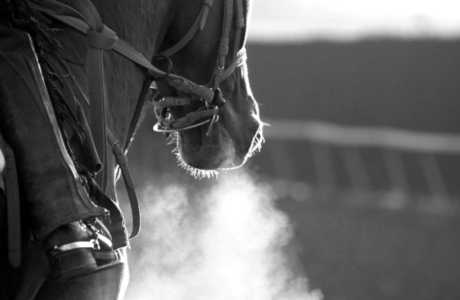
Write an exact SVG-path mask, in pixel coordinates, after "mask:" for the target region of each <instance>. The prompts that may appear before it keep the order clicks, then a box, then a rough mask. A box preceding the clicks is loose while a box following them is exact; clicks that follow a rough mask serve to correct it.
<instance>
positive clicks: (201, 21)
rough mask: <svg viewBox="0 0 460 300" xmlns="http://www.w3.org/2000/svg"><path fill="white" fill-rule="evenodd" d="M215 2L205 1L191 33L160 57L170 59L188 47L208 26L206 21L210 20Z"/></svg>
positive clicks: (212, 0) (211, 0)
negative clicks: (205, 26)
mask: <svg viewBox="0 0 460 300" xmlns="http://www.w3.org/2000/svg"><path fill="white" fill-rule="evenodd" d="M213 2H214V0H204V2H203V6H202V8H201V11H200V14H199V15H198V18H197V19H196V20H195V23H193V25H192V27H190V29H189V31H188V32H187V33H186V34H185V35H184V37H183V38H182V39H181V40H180V41H179V42H177V43H176V44H175V45H174V46H172V47H171V48H169V49H168V50H166V51H163V52H161V53H160V54H159V55H164V56H168V57H169V56H172V55H174V54H175V53H176V52H177V51H179V50H180V49H182V48H184V46H185V45H187V44H188V42H190V40H191V39H192V38H193V37H194V36H195V34H196V33H197V32H198V30H200V31H201V30H203V28H204V25H206V19H207V18H208V13H209V10H210V9H211V7H212V4H213Z"/></svg>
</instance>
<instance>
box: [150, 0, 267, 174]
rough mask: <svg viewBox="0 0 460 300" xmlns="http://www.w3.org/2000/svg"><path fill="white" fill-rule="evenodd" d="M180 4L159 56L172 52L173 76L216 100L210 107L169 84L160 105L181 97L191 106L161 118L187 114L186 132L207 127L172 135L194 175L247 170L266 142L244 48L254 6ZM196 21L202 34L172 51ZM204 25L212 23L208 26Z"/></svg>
mask: <svg viewBox="0 0 460 300" xmlns="http://www.w3.org/2000/svg"><path fill="white" fill-rule="evenodd" d="M179 2H180V3H181V4H180V6H179V7H178V9H177V13H176V15H175V17H174V19H173V20H172V22H171V25H170V27H169V29H168V31H167V33H166V35H165V39H164V40H163V43H162V44H161V46H160V48H159V51H158V53H161V52H162V51H165V50H166V52H165V54H166V55H167V56H169V55H170V59H171V61H172V64H173V68H172V73H173V74H176V75H180V76H182V77H184V78H187V79H189V80H190V81H192V82H194V83H196V84H198V85H202V86H206V87H208V88H209V89H208V90H207V91H206V92H208V93H207V94H210V95H211V98H210V99H212V101H208V102H207V101H205V100H206V99H203V98H204V97H200V96H192V97H190V96H191V95H190V94H189V93H187V92H184V90H181V89H180V88H177V86H175V85H174V84H171V82H170V81H168V80H165V81H158V82H157V87H158V90H159V94H160V95H161V97H157V98H158V99H157V100H160V98H161V101H164V99H166V98H162V97H166V96H176V97H185V99H186V100H189V102H190V103H189V104H186V105H183V103H182V104H180V105H177V106H176V105H168V107H167V108H162V110H163V111H162V112H161V111H160V113H163V115H167V117H166V116H165V117H166V118H167V120H166V123H167V122H168V121H171V120H173V121H174V120H186V119H187V118H185V119H184V117H186V116H187V115H189V118H188V120H187V125H186V127H193V126H194V125H196V124H201V123H205V124H203V125H201V126H196V127H193V128H189V129H185V130H181V128H178V130H175V129H173V130H171V131H173V132H174V134H173V135H172V137H173V138H175V139H176V142H177V154H178V157H179V160H180V161H181V164H182V165H183V166H184V167H185V168H187V169H188V170H190V171H191V173H192V174H195V175H198V176H204V175H209V174H212V170H218V169H229V168H236V167H239V166H241V165H242V164H244V162H245V161H246V160H247V158H249V157H250V156H251V155H252V154H253V153H254V152H255V151H256V150H258V149H260V147H261V143H262V140H263V138H262V122H261V121H260V118H259V109H258V106H257V103H256V101H255V100H254V98H253V95H252V92H251V88H250V86H249V80H248V70H247V66H246V54H245V48H244V45H245V40H246V29H247V27H246V26H247V20H248V11H249V1H246V4H243V2H244V1H243V0H235V1H233V0H215V1H209V0H205V1H204V4H203V0H194V1H179ZM212 2H214V3H212ZM232 2H235V3H232ZM210 4H211V5H212V7H210ZM208 8H210V9H209V11H208ZM206 14H207V18H206V16H205V15H206ZM196 20H198V21H196ZM195 22H198V24H199V25H198V30H197V31H196V33H194V34H193V35H192V36H191V39H190V40H189V41H188V42H186V44H185V45H184V46H183V47H182V48H180V50H178V51H177V52H176V51H174V50H173V51H168V50H167V49H170V48H171V47H173V46H174V45H176V44H177V43H178V42H180V41H181V40H182V39H183V38H184V36H187V35H188V34H187V33H188V32H189V31H193V30H191V28H193V27H194V23H195ZM203 22H206V23H205V25H204V26H202V25H203ZM201 28H202V29H201ZM238 28H240V29H238ZM189 35H190V34H189ZM225 39H228V45H227V44H226V41H225ZM222 40H224V41H222ZM184 41H185V40H184ZM226 47H227V48H226ZM227 51H228V54H226V53H227ZM168 52H169V53H168ZM171 54H172V55H171ZM158 64H159V65H160V64H163V67H165V68H166V60H165V59H163V60H161V59H159V60H158ZM219 69H221V70H222V71H223V75H220V73H219ZM220 92H221V95H222V98H223V99H224V100H223V101H222V98H221V97H220ZM161 101H160V102H161ZM224 102H225V103H224ZM196 112H198V113H196ZM200 112H201V113H200ZM213 112H215V113H216V114H217V115H218V117H216V116H215V117H214V120H216V119H218V121H217V122H213V120H212V119H213ZM195 113H196V114H195ZM182 129H183V128H182ZM165 131H168V130H165Z"/></svg>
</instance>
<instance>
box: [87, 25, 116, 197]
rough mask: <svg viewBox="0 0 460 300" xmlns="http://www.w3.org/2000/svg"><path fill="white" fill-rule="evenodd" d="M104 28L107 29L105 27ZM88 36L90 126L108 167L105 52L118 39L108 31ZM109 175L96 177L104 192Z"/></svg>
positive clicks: (101, 157)
mask: <svg viewBox="0 0 460 300" xmlns="http://www.w3.org/2000/svg"><path fill="white" fill-rule="evenodd" d="M103 28H104V29H105V26H104V27H103ZM87 35H88V43H89V49H88V55H87V61H86V68H87V74H88V81H87V82H88V94H89V99H90V101H91V118H90V126H91V132H92V134H93V138H94V141H95V143H96V149H97V153H98V154H99V157H100V159H101V161H102V163H103V166H107V163H106V162H107V157H106V141H105V136H106V131H105V129H106V125H105V124H106V121H105V118H106V117H105V111H106V109H105V107H106V103H107V92H106V86H105V71H104V50H110V49H112V47H113V45H114V44H115V42H116V41H117V39H118V38H117V37H116V35H115V34H113V33H110V32H108V31H106V30H103V32H97V31H92V30H90V29H89V30H88V32H87ZM107 174H108V172H106V171H103V172H102V174H99V175H98V176H97V177H96V182H97V183H98V184H99V186H100V187H101V188H102V190H103V191H106V190H107V176H108V175H107Z"/></svg>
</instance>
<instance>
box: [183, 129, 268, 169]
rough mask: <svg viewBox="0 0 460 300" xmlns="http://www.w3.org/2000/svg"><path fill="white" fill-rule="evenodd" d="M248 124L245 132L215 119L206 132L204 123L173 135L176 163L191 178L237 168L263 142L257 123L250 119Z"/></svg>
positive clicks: (258, 148)
mask: <svg viewBox="0 0 460 300" xmlns="http://www.w3.org/2000/svg"><path fill="white" fill-rule="evenodd" d="M250 127H251V128H252V129H250V130H247V131H246V132H242V131H238V132H235V128H234V127H232V126H229V124H225V122H224V121H219V122H217V123H215V124H214V125H213V128H212V130H211V131H210V134H209V135H207V132H208V129H209V125H208V124H206V125H203V126H201V127H198V128H194V129H190V130H186V131H182V132H179V133H178V134H177V135H176V138H177V155H178V159H179V162H180V165H181V166H182V167H184V168H185V169H187V170H188V171H189V172H190V174H191V175H193V176H195V177H212V176H214V175H217V174H218V171H220V170H229V169H235V168H239V167H241V166H242V165H243V164H244V163H245V162H246V160H247V159H248V158H249V157H250V156H251V155H252V154H253V153H254V152H255V151H257V150H260V147H261V143H262V142H263V138H262V125H261V124H260V122H256V121H254V123H253V126H250ZM246 129H247V128H246Z"/></svg>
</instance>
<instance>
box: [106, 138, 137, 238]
mask: <svg viewBox="0 0 460 300" xmlns="http://www.w3.org/2000/svg"><path fill="white" fill-rule="evenodd" d="M107 140H108V141H109V143H110V145H111V147H112V151H113V154H114V155H115V159H116V161H117V163H118V165H119V166H120V169H121V174H122V175H123V181H124V182H125V187H126V191H127V192H128V199H129V203H130V206H131V214H132V218H133V229H132V231H131V234H130V235H129V238H130V239H132V238H135V237H136V236H137V235H138V234H139V232H140V229H141V212H140V209H139V201H138V199H137V195H136V191H135V190H134V182H133V178H132V177H131V172H130V171H129V168H128V159H127V158H126V155H125V153H124V152H123V150H122V149H121V147H120V144H119V143H118V141H117V140H116V139H115V137H114V136H113V134H112V133H111V132H110V130H108V129H107Z"/></svg>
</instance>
